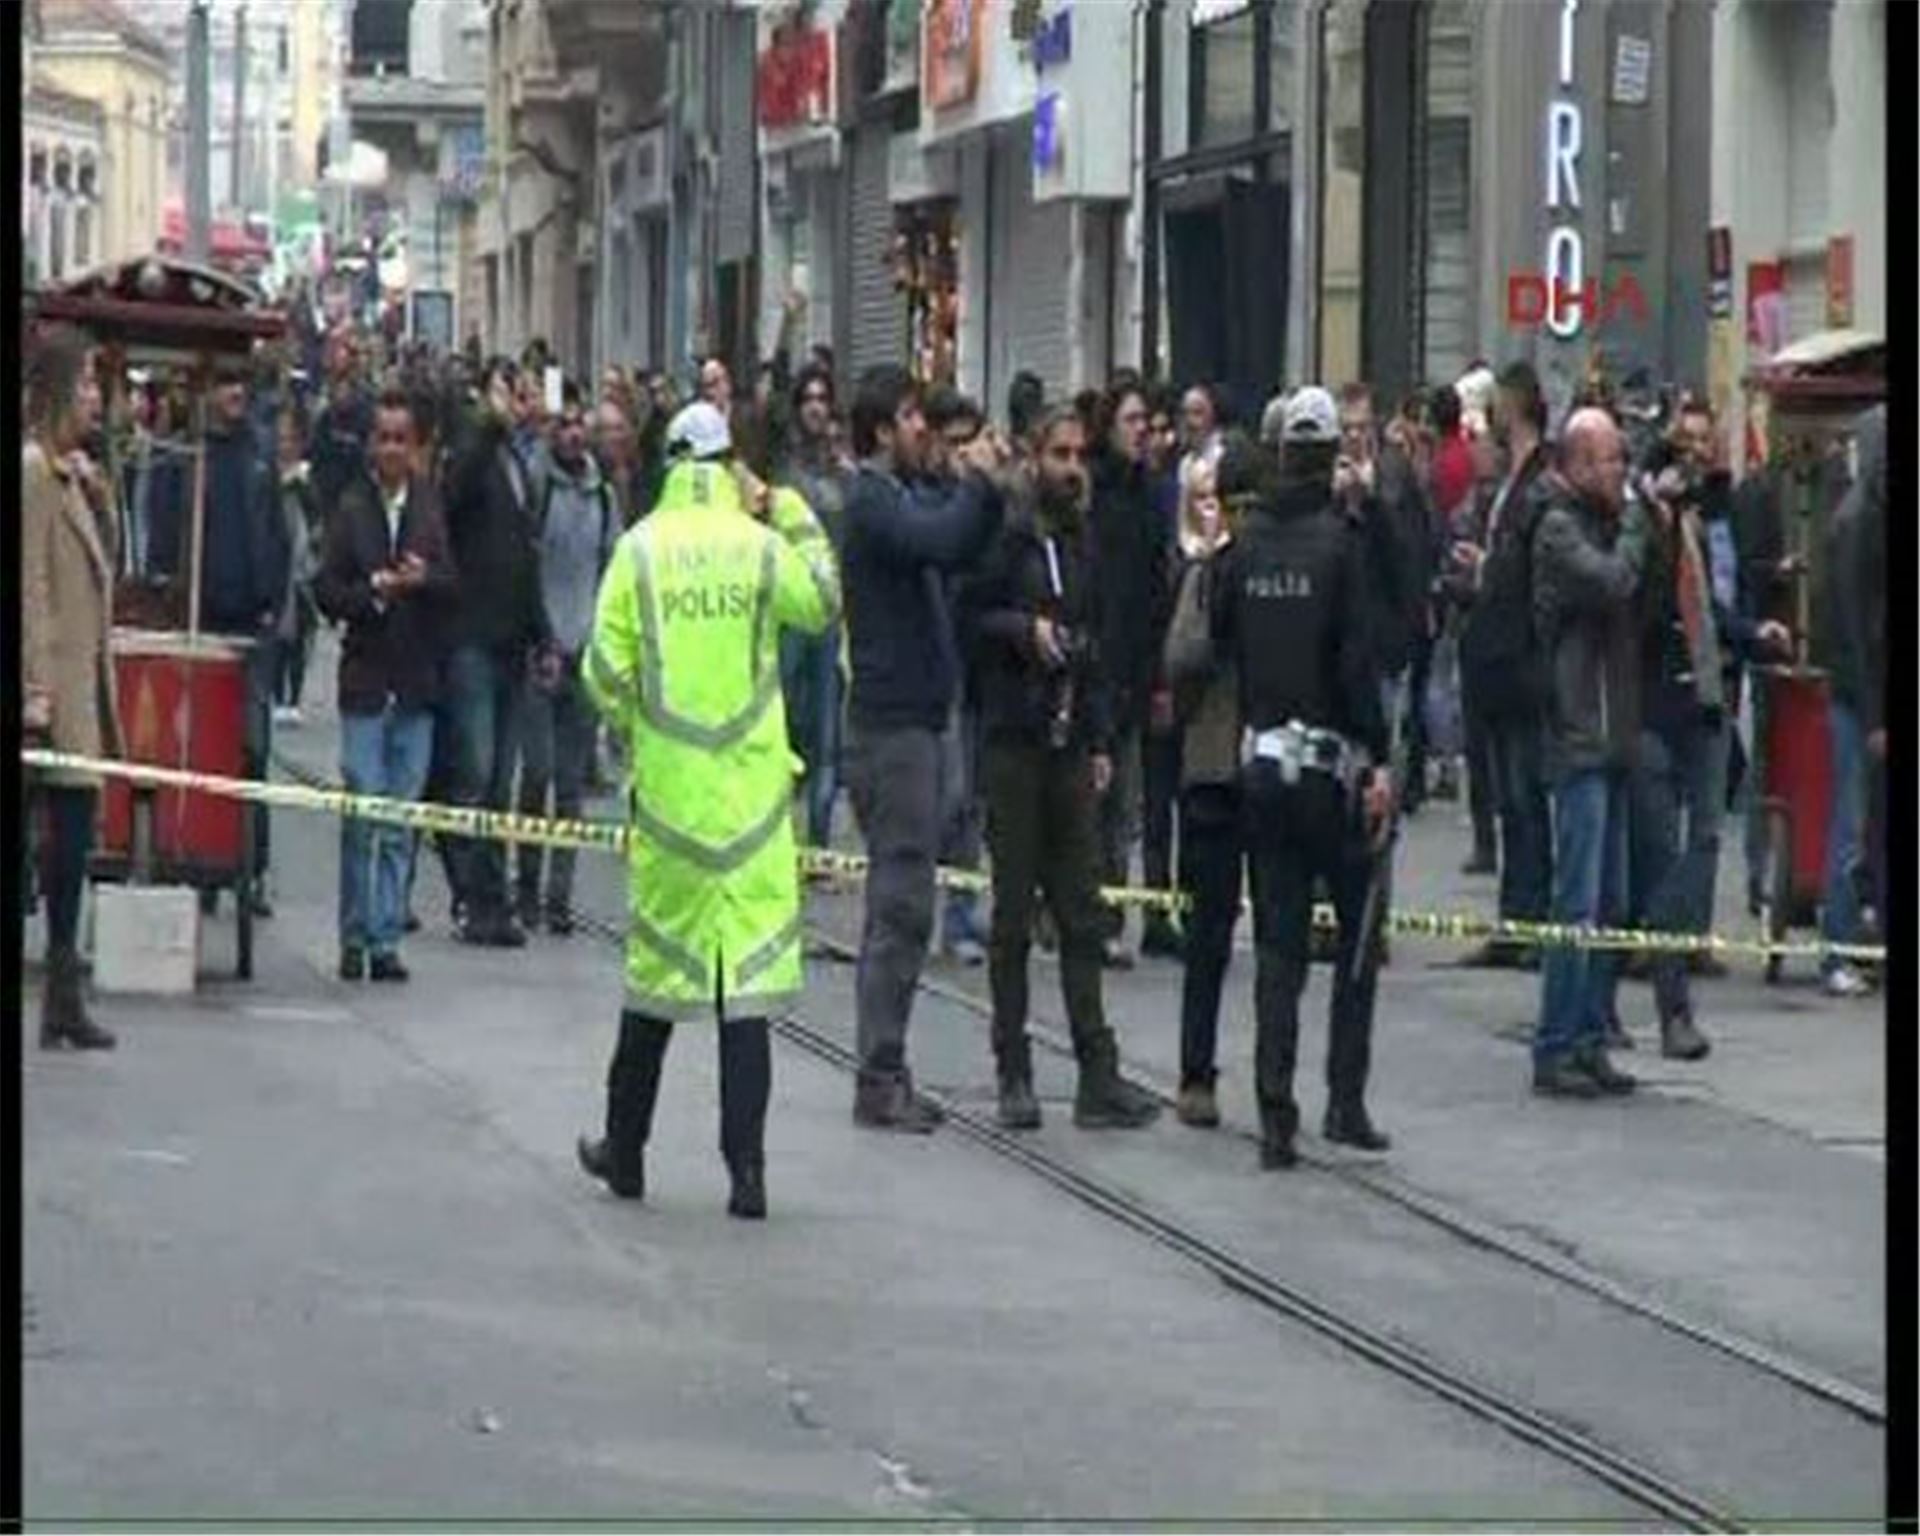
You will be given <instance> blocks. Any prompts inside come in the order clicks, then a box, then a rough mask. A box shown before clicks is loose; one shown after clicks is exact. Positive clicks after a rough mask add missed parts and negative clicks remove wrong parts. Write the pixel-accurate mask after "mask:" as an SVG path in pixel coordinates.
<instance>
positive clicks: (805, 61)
mask: <svg viewBox="0 0 1920 1536" xmlns="http://www.w3.org/2000/svg"><path fill="white" fill-rule="evenodd" d="M759 95H760V126H761V127H762V128H797V127H800V126H802V125H803V124H813V123H830V122H832V121H833V115H834V102H833V39H832V37H830V36H829V35H828V34H827V33H825V32H821V31H817V30H815V29H814V28H811V27H797V26H796V27H783V28H782V29H781V30H780V31H778V32H776V33H774V34H773V41H772V42H771V43H770V44H769V45H768V46H767V49H766V51H765V52H764V53H762V54H761V55H760V65H759Z"/></svg>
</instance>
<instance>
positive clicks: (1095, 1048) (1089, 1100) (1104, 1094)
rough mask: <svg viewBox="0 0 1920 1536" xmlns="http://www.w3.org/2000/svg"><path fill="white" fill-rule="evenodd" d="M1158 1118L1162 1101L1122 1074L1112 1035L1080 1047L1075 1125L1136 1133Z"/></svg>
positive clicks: (1117, 1051) (1082, 1127) (1117, 1049)
mask: <svg viewBox="0 0 1920 1536" xmlns="http://www.w3.org/2000/svg"><path fill="white" fill-rule="evenodd" d="M1159 1118H1160V1104H1159V1101H1158V1100H1157V1099H1155V1098H1154V1097H1153V1096H1152V1095H1151V1094H1148V1093H1143V1092H1142V1091H1141V1090H1140V1089H1138V1088H1136V1087H1134V1086H1133V1084H1132V1083H1129V1082H1128V1081H1127V1080H1126V1079H1125V1078H1123V1077H1122V1076H1121V1075H1120V1052H1119V1048H1118V1046H1117V1045H1116V1044H1115V1043H1114V1039H1113V1036H1112V1034H1111V1033H1107V1034H1105V1035H1101V1036H1098V1037H1096V1038H1095V1039H1093V1040H1091V1041H1089V1042H1087V1043H1086V1044H1085V1045H1083V1046H1082V1047H1081V1050H1080V1085H1079V1090H1078V1091H1077V1092H1076V1093H1075V1094H1074V1099H1073V1123H1074V1124H1075V1125H1077V1126H1079V1127H1080V1128H1081V1129H1082V1130H1086V1131H1094V1130H1119V1131H1137V1130H1140V1129H1142V1128H1144V1127H1146V1126H1149V1125H1151V1124H1153V1122H1154V1121H1155V1120H1157V1119H1159Z"/></svg>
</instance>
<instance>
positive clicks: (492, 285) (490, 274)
mask: <svg viewBox="0 0 1920 1536" xmlns="http://www.w3.org/2000/svg"><path fill="white" fill-rule="evenodd" d="M480 270H481V273H482V274H483V276H482V280H481V281H482V286H483V287H484V288H485V289H486V296H487V343H488V345H489V346H498V345H499V343H500V258H499V257H498V256H483V257H481V258H480Z"/></svg>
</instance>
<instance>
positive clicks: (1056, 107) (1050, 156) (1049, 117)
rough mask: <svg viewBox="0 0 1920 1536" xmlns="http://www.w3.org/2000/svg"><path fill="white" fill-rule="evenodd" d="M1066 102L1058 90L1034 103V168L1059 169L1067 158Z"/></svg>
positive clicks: (1038, 169) (1050, 92)
mask: <svg viewBox="0 0 1920 1536" xmlns="http://www.w3.org/2000/svg"><path fill="white" fill-rule="evenodd" d="M1066 116H1067V110H1066V103H1065V101H1064V100H1063V99H1062V97H1061V95H1060V93H1059V92H1058V91H1048V92H1047V93H1046V94H1045V95H1044V96H1042V97H1041V98H1040V99H1039V100H1038V101H1036V102H1035V103H1034V104H1033V168H1034V169H1035V170H1036V171H1052V170H1057V169H1058V168H1059V166H1060V163H1061V162H1062V161H1063V160H1064V159H1065V158H1066V150H1067V145H1066Z"/></svg>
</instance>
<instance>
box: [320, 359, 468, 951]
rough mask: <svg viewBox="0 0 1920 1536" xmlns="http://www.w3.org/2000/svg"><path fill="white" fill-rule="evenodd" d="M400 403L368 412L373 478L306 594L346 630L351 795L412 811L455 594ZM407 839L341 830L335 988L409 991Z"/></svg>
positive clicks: (341, 517) (355, 824)
mask: <svg viewBox="0 0 1920 1536" xmlns="http://www.w3.org/2000/svg"><path fill="white" fill-rule="evenodd" d="M418 430H419V429H418V426H417V424H416V421H415V417H414V411H413V407H412V405H411V404H410V403H409V401H408V400H407V397H406V396H405V395H402V394H397V393H393V394H387V395H384V396H382V397H381V399H380V402H379V405H378V406H377V408H376V409H375V412H374V437H373V453H372V459H373V471H374V474H373V478H372V479H359V480H355V481H352V482H351V483H349V484H348V485H347V487H346V489H345V490H344V491H343V492H342V493H341V497H340V503H339V506H338V508H337V509H336V510H335V513H334V516H333V518H332V520H331V522H330V523H329V524H328V527H327V541H326V552H325V554H324V555H323V557H322V561H321V568H320V574H319V576H318V577H317V578H316V580H315V583H314V594H315V597H316V599H317V600H318V602H319V604H320V611H321V612H322V613H324V614H326V615H327V617H328V618H330V619H334V620H336V621H338V622H340V623H342V624H344V625H345V626H346V636H345V639H344V640H343V642H342V644H341V651H340V683H339V700H340V757H341V772H342V774H343V775H344V777H345V779H346V785H347V789H348V790H349V791H351V792H352V793H354V794H365V795H379V796H384V797H386V798H389V799H395V800H414V799H418V798H419V795H420V791H421V789H422V787H423V786H424V785H425V784H426V779H427V762H428V759H429V758H430V757H431V755H432V752H433V702H434V695H435V691H436V689H437V686H438V680H439V679H438V660H439V653H440V635H441V629H442V624H443V614H444V611H445V609H444V600H445V598H446V596H447V594H448V593H449V592H450V591H451V589H452V586H453V570H452V567H451V565H449V563H448V560H447V539H446V529H445V526H444V525H443V523H442V520H441V515H440V505H439V498H438V496H437V495H436V494H435V491H434V487H433V483H432V481H431V480H429V479H427V478H425V477H424V476H418V475H415V474H414V473H413V472H412V458H413V453H414V448H415V444H416V440H417V435H418ZM410 841H411V839H410V837H409V835H408V833H407V832H406V830H405V829H404V828H401V827H391V826H372V825H370V824H368V823H367V822H364V821H358V820H355V819H353V818H351V817H349V818H348V819H346V820H345V821H343V822H342V823H341V824H340V979H341V980H342V981H361V980H363V979H365V978H366V977H367V976H368V975H369V974H371V975H372V977H373V979H374V980H375V981H387V982H395V981H405V980H406V979H407V969H406V967H405V966H404V965H403V964H402V963H401V960H400V938H401V934H402V932H403V931H404V927H405V923H406V873H407V861H408V851H409V844H410Z"/></svg>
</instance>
